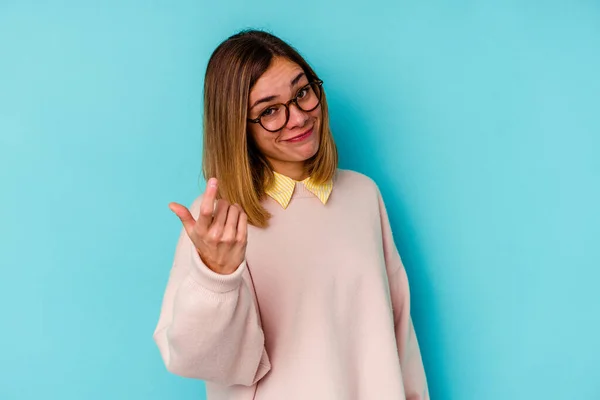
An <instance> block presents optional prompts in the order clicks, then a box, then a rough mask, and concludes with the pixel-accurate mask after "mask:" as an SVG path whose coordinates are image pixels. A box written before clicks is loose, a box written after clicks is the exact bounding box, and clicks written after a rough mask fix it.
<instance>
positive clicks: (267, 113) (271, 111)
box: [260, 107, 277, 117]
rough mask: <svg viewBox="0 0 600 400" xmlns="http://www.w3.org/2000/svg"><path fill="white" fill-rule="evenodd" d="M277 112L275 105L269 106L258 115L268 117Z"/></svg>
mask: <svg viewBox="0 0 600 400" xmlns="http://www.w3.org/2000/svg"><path fill="white" fill-rule="evenodd" d="M276 112H277V107H269V108H267V109H266V110H265V111H263V112H262V113H261V114H260V116H261V117H270V116H272V115H273V114H275V113H276Z"/></svg>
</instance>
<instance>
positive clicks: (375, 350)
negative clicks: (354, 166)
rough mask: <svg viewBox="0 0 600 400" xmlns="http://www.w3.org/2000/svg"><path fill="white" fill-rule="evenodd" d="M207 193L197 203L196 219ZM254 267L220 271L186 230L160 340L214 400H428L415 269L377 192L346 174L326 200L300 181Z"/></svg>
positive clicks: (179, 369)
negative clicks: (410, 275) (408, 267)
mask: <svg viewBox="0 0 600 400" xmlns="http://www.w3.org/2000/svg"><path fill="white" fill-rule="evenodd" d="M200 200H201V198H200V197H199V198H197V199H196V200H195V201H194V203H193V204H192V207H191V212H192V215H194V217H197V216H198V213H199V205H200ZM264 205H265V207H266V208H267V209H268V210H269V212H271V213H272V215H273V218H272V219H271V220H270V226H269V227H268V228H267V229H260V228H256V227H253V226H250V227H249V229H248V231H249V232H248V249H247V253H246V261H245V262H243V263H242V264H241V265H240V267H239V268H238V269H237V270H236V271H235V272H234V273H233V274H231V275H219V274H217V273H214V272H213V271H211V270H210V269H208V268H207V267H206V266H205V265H204V264H203V263H202V261H201V260H200V257H199V256H198V254H197V252H196V251H195V249H194V248H193V244H192V242H191V240H190V239H189V238H188V237H187V235H186V233H185V232H184V231H183V230H182V232H181V235H180V238H179V242H178V244H177V248H176V251H175V260H174V263H173V267H172V270H171V275H170V278H169V282H168V285H167V288H166V292H165V295H164V300H163V305H162V311H161V315H160V319H159V322H158V326H157V327H156V331H155V333H154V339H155V340H156V343H157V344H158V347H159V349H160V352H161V354H162V357H163V360H164V362H165V364H166V366H167V369H168V370H169V371H171V372H173V373H175V374H178V375H182V376H186V377H191V378H197V379H203V380H205V381H206V388H207V394H208V399H209V400H309V399H310V400H402V399H410V400H425V399H429V394H428V390H427V382H426V378H425V372H424V370H423V364H422V361H421V353H420V350H419V345H418V343H417V337H416V336H415V332H414V328H413V324H412V321H411V317H410V295H409V287H408V281H407V276H406V271H405V270H404V266H403V265H402V261H401V260H400V256H399V255H398V251H397V250H396V246H395V244H394V240H393V238H392V232H391V230H390V225H389V222H388V217H387V214H386V211H385V207H384V204H383V201H382V199H381V195H380V192H379V189H378V188H377V186H376V185H375V183H374V182H373V181H372V180H371V179H369V178H367V177H366V176H364V175H361V174H359V173H356V172H352V171H347V170H339V171H338V174H337V175H336V178H335V181H334V188H333V192H332V194H331V197H330V199H329V201H328V202H327V204H326V205H323V204H322V203H321V202H320V201H319V200H318V199H317V198H316V197H315V196H314V195H313V194H312V193H310V192H309V191H308V190H306V188H305V187H304V186H303V185H302V184H297V185H296V189H295V190H294V194H293V197H292V200H291V202H290V204H289V206H288V208H287V209H285V210H284V209H283V208H282V207H281V206H280V205H279V204H278V203H276V202H275V201H274V200H273V199H271V198H267V199H265V200H264Z"/></svg>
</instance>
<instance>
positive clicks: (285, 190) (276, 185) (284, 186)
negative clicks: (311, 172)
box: [265, 171, 333, 209]
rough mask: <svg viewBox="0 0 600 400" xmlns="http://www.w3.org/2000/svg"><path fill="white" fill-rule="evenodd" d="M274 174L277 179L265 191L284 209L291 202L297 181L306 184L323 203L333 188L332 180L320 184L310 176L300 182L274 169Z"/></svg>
mask: <svg viewBox="0 0 600 400" xmlns="http://www.w3.org/2000/svg"><path fill="white" fill-rule="evenodd" d="M273 175H274V177H275V180H274V181H273V184H272V185H271V186H269V187H268V188H267V189H266V190H265V193H266V194H267V195H269V196H270V197H271V198H273V200H275V201H276V202H277V203H279V204H280V205H281V206H282V207H283V208H284V209H285V208H287V207H288V205H289V204H290V201H291V200H292V195H293V194H294V188H295V187H296V184H297V183H302V184H304V186H305V187H306V189H307V190H308V191H310V192H311V193H312V194H314V195H315V196H316V197H317V198H318V199H319V200H321V203H323V204H326V203H327V200H328V199H329V195H330V194H331V191H332V190H333V181H332V180H329V181H328V182H325V183H320V184H319V183H316V182H315V181H313V180H312V178H311V177H310V176H309V177H308V178H306V179H304V180H303V181H301V182H300V181H296V180H294V179H292V178H290V177H288V176H285V175H282V174H279V173H277V172H275V171H273Z"/></svg>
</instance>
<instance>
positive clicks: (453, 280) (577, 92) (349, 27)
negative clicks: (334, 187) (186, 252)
mask: <svg viewBox="0 0 600 400" xmlns="http://www.w3.org/2000/svg"><path fill="white" fill-rule="evenodd" d="M246 27H258V28H267V29H270V30H272V31H273V32H274V33H276V34H278V35H280V36H281V37H282V38H284V39H286V40H288V41H290V42H291V43H292V44H293V45H295V46H296V47H298V48H299V49H300V51H301V52H302V53H303V54H304V55H305V56H306V58H307V59H308V60H309V62H310V63H312V64H313V66H314V67H315V69H316V70H317V71H318V73H319V74H320V75H321V77H322V78H323V80H324V81H325V88H326V90H327V94H328V96H329V101H330V108H331V118H332V126H333V129H334V134H335V137H336V141H337V143H338V145H339V149H340V153H341V166H342V167H345V168H352V169H356V170H358V171H361V172H363V173H366V174H368V175H370V176H371V177H373V178H374V179H375V180H376V181H377V182H378V184H379V185H380V187H381V189H382V192H383V194H384V198H385V200H386V203H387V205H388V209H389V213H390V218H391V221H392V226H393V228H394V234H395V238H396V242H397V244H398V247H399V249H400V252H401V254H402V256H403V258H404V261H405V264H406V268H407V270H408V274H409V277H410V280H411V284H412V297H413V316H414V320H415V324H416V329H417V333H418V335H419V338H420V341H421V346H422V350H423V355H424V361H425V365H426V369H427V373H428V376H429V384H430V387H431V393H432V398H433V399H442V400H446V399H456V400H471V399H477V400H481V399H484V400H496V399H498V400H500V399H503V400H504V399H600V370H599V369H598V366H597V359H598V357H599V356H600V312H599V311H598V308H599V306H600V295H599V292H600V291H599V290H598V281H599V280H600V246H599V243H598V242H599V238H600V212H599V211H598V206H599V204H600V155H599V153H600V119H599V118H598V117H599V115H600V100H599V93H600V78H599V71H600V3H598V2H597V1H592V0H590V1H567V0H564V1H543V2H542V1H505V2H500V1H496V2H493V1H485V0H484V1H452V2H449V1H433V0H423V1H419V2H416V1H405V0H403V1H394V2H392V1H388V2H385V1H377V0H375V1H369V2H365V1H345V2H336V3H333V2H328V3H326V4H324V3H323V2H319V1H305V2H282V1H275V0H273V1H262V2H258V1H256V2H232V1H223V2H204V1H203V2H196V1H175V2H169V1H166V0H165V1H141V0H140V1H134V0H121V1H102V2H100V1H97V2H84V1H38V2H31V1H6V0H4V1H2V0H0V190H1V196H0V227H1V231H0V235H1V236H0V239H1V241H0V246H1V251H0V265H1V268H2V269H1V271H2V278H1V279H0V316H1V317H0V318H1V319H2V322H1V328H0V343H1V345H2V349H1V350H0V354H1V357H0V358H1V362H0V399H3V400H12V399H38V398H41V399H61V400H71V399H78V400H79V399H86V400H87V399H89V400H95V399H103V400H104V399H128V400H135V399H144V400H149V399H202V398H204V387H203V384H202V383H201V382H199V381H194V380H189V379H184V378H180V377H177V376H174V375H171V374H169V373H167V372H166V370H165V368H164V366H163V364H162V361H161V359H160V356H159V353H158V350H157V348H156V347H155V345H154V342H153V341H152V333H153V330H154V327H155V324H156V322H157V318H158V313H159V308H160V303H161V300H162V294H163V290H164V287H165V284H166V280H167V277H168V272H169V269H170V267H171V261H172V256H173V250H174V246H175V243H176V240H177V235H178V233H179V230H180V223H179V221H178V220H177V219H176V217H175V216H174V215H173V214H172V213H171V212H170V211H169V209H168V207H167V204H168V203H169V202H170V201H178V202H182V203H184V204H190V203H191V201H192V200H193V199H194V198H195V197H196V196H197V195H198V194H199V193H201V192H202V190H203V188H204V183H203V181H202V178H201V175H200V163H201V159H200V157H201V133H202V132H201V126H202V125H201V124H202V83H203V74H204V70H205V66H206V63H207V61H208V57H209V56H210V54H211V52H212V50H213V49H214V48H215V47H216V45H217V44H218V43H219V42H220V41H221V40H223V39H225V38H226V37H227V36H229V35H230V34H232V33H234V32H236V31H237V30H239V29H242V28H246ZM315 398H318V394H315Z"/></svg>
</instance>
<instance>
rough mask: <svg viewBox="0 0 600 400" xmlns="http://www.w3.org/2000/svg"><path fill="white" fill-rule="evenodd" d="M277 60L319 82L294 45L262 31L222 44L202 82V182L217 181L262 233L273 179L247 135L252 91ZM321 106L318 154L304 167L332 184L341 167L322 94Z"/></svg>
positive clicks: (318, 179)
mask: <svg viewBox="0 0 600 400" xmlns="http://www.w3.org/2000/svg"><path fill="white" fill-rule="evenodd" d="M275 57H281V58H286V59H288V60H290V61H292V62H294V63H296V64H298V65H299V66H300V67H301V68H302V69H303V70H304V73H305V74H306V76H307V78H308V80H309V81H313V80H316V79H318V77H317V74H316V73H315V71H314V70H313V69H312V68H311V67H310V65H308V63H307V62H306V61H305V60H304V58H303V57H302V56H301V55H300V54H299V53H298V51H296V50H295V49H294V48H293V47H292V46H290V45H289V44H287V43H286V42H284V41H283V40H281V39H279V38H278V37H276V36H274V35H272V34H270V33H267V32H264V31H258V30H245V31H242V32H239V33H237V34H235V35H233V36H231V37H229V38H228V39H227V40H225V41H224V42H223V43H221V44H220V45H219V46H218V47H217V48H216V49H215V51H214V52H213V54H212V55H211V57H210V60H209V62H208V66H207V68H206V76H205V79H204V145H203V160H202V170H203V173H204V178H205V179H206V180H208V179H210V178H212V177H215V178H217V179H218V180H219V194H218V196H219V197H220V198H223V199H226V200H227V201H229V202H230V203H231V204H235V203H237V204H239V205H240V206H241V207H242V208H243V209H244V212H245V213H246V214H247V215H248V222H249V223H250V224H251V225H254V226H257V227H261V228H265V227H267V226H268V221H269V218H270V217H271V215H270V214H269V212H268V211H267V210H266V209H265V208H264V207H263V206H262V205H261V200H262V199H263V198H264V196H265V189H266V188H267V187H268V186H269V185H270V184H271V183H272V182H273V179H274V175H273V168H272V166H271V165H270V163H269V161H268V160H267V159H266V158H265V157H264V156H263V155H262V154H261V153H260V151H259V150H258V147H257V146H256V144H255V143H254V140H253V138H252V135H249V134H248V124H247V118H248V102H249V98H250V91H251V90H252V87H253V86H254V84H255V83H256V81H257V80H258V79H259V78H260V77H261V75H262V74H264V73H265V71H266V70H267V69H268V68H269V66H270V65H271V63H272V61H273V59H274V58H275ZM320 106H321V128H320V129H321V131H320V143H319V150H318V151H317V153H316V154H315V155H314V156H313V157H311V158H310V159H309V160H307V161H306V167H307V172H308V173H309V174H310V176H311V177H312V179H313V180H315V182H318V183H324V182H327V181H329V180H330V179H333V177H334V175H335V172H336V169H337V165H338V154H337V148H336V145H335V142H334V140H333V135H332V134H331V130H330V127H329V113H328V110H327V99H326V97H325V92H324V91H323V93H322V97H321V104H320Z"/></svg>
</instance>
